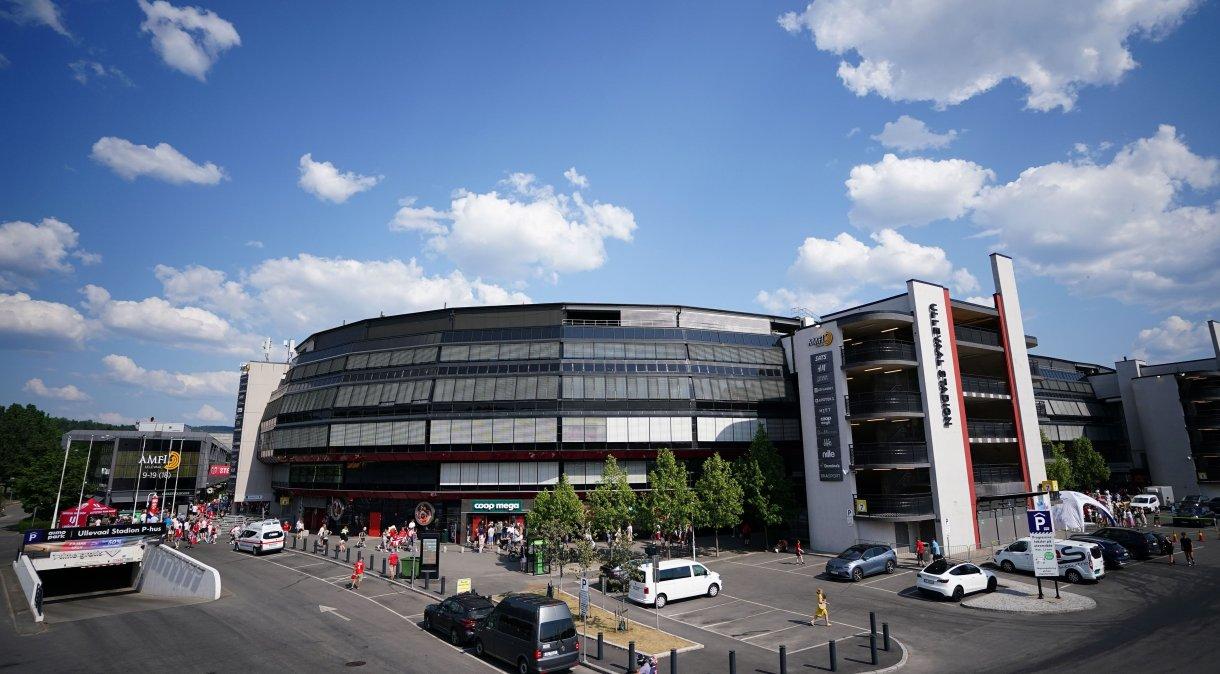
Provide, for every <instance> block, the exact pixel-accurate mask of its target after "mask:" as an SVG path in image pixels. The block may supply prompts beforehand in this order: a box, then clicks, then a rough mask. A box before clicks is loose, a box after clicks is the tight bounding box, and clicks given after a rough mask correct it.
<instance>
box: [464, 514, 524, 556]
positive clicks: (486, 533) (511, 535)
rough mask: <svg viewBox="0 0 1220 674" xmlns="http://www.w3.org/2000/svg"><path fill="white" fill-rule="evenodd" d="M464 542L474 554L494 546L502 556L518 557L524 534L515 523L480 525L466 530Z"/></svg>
mask: <svg viewBox="0 0 1220 674" xmlns="http://www.w3.org/2000/svg"><path fill="white" fill-rule="evenodd" d="M466 541H467V545H469V546H470V547H471V549H473V550H474V551H475V552H483V550H484V549H485V548H487V547H489V546H492V545H495V546H498V547H499V549H500V552H501V553H503V554H509V555H519V554H521V550H522V549H523V543H524V541H525V532H524V531H522V527H521V526H520V525H518V524H517V523H516V522H513V523H511V524H508V523H504V522H499V523H497V522H491V523H480V524H479V525H478V526H477V527H472V528H470V529H469V530H468V533H467V535H466Z"/></svg>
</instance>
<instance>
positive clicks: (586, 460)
mask: <svg viewBox="0 0 1220 674" xmlns="http://www.w3.org/2000/svg"><path fill="white" fill-rule="evenodd" d="M799 327H800V321H799V319H795V318H784V317H777V316H765V315H757V314H746V313H736V312H729V311H718V310H713V309H700V308H694V307H681V306H655V305H604V304H540V305H521V306H501V307H477V308H462V309H444V310H437V311H427V312H420V313H414V314H405V315H400V316H388V317H381V318H372V319H368V320H364V321H360V322H358V323H353V324H349V325H344V326H340V327H336V328H333V329H330V330H325V331H323V332H319V333H316V334H314V335H311V336H310V337H308V338H307V339H305V340H304V341H303V342H302V343H301V345H300V346H299V347H298V349H297V357H296V359H295V361H294V363H293V364H292V365H291V368H290V369H289V370H288V372H287V374H286V376H285V377H284V379H283V381H282V383H281V384H280V385H279V387H278V388H276V389H275V391H274V392H273V393H272V394H271V396H270V400H269V402H268V403H267V406H266V409H265V410H264V412H263V414H262V417H261V418H262V421H261V423H260V425H259V429H258V441H257V453H258V458H259V459H260V460H261V461H262V462H264V463H266V464H270V465H271V466H272V469H271V472H272V486H273V489H274V494H275V497H276V500H277V502H278V503H277V504H278V505H279V506H280V507H281V508H282V512H284V513H285V514H286V515H287V516H295V515H297V514H299V515H300V516H301V517H303V518H304V520H305V521H306V523H307V524H308V525H309V526H310V527H311V528H316V527H317V526H318V525H319V524H320V523H321V522H322V521H323V519H324V518H325V517H328V516H329V517H330V518H332V520H341V521H345V522H352V523H355V524H358V525H360V526H366V525H367V526H369V527H370V529H376V528H380V527H383V526H388V525H389V524H390V523H395V524H400V525H401V523H403V522H404V521H407V520H409V519H411V518H412V517H413V516H414V514H415V513H416V512H417V509H418V508H419V507H420V506H421V504H423V503H427V504H428V506H431V508H430V510H432V511H433V512H435V524H434V526H438V525H439V528H441V529H442V530H443V531H447V532H448V533H449V534H450V535H465V532H466V531H467V528H468V527H470V526H474V525H477V524H478V523H479V522H480V521H484V520H486V519H487V518H494V519H499V520H508V519H517V518H521V517H522V515H523V513H524V512H525V511H527V510H528V509H529V507H530V504H531V499H532V497H533V496H535V495H536V494H537V492H538V491H539V490H541V489H544V488H546V487H547V486H550V485H554V484H556V483H557V482H558V479H559V475H560V474H561V473H563V474H566V475H567V476H568V479H569V481H570V482H572V483H573V485H574V486H575V488H576V489H577V491H584V490H587V489H590V488H592V486H594V485H595V484H596V483H597V482H598V481H599V480H600V473H601V468H602V465H603V461H604V460H605V457H606V455H607V454H613V455H614V456H615V457H616V459H617V460H618V461H619V463H620V465H621V466H622V467H623V468H624V469H625V470H626V472H627V473H628V475H629V479H630V482H631V483H632V484H633V485H635V486H637V487H641V488H642V487H643V486H644V484H645V483H646V480H647V470H648V468H649V464H650V462H651V461H652V460H653V459H654V458H655V456H656V453H657V451H658V450H659V449H661V448H669V449H672V450H673V451H674V452H675V454H676V455H678V457H679V458H686V459H701V458H702V457H706V456H709V455H711V454H712V453H713V452H720V453H721V454H722V455H724V456H726V458H731V457H733V456H735V455H737V454H739V453H741V452H742V451H743V450H744V449H745V447H747V446H748V444H749V442H750V440H751V439H752V438H753V436H754V433H755V431H756V429H757V428H758V427H759V426H760V425H761V426H762V427H764V428H765V429H766V430H767V432H768V434H769V435H770V437H771V439H772V440H773V441H774V442H775V444H776V446H777V447H778V448H779V449H780V451H781V452H785V453H787V454H788V455H789V457H790V461H789V465H790V466H792V467H793V468H798V469H799V465H800V440H801V438H800V430H799V416H800V414H799V410H798V407H797V400H796V392H795V390H794V380H793V378H792V376H791V373H790V370H789V369H788V367H787V365H786V362H785V358H784V351H783V348H782V347H781V345H780V340H781V339H782V338H783V337H785V336H789V335H791V334H792V333H794V332H795V331H796V330H797V329H798V328H799ZM250 411H252V410H250V409H248V410H247V412H250ZM246 439H247V438H246V436H244V435H243V437H242V440H243V441H245V440H246ZM695 463H697V461H696V462H695ZM693 467H694V466H693V465H692V468H693ZM239 479H240V478H239ZM425 510H428V508H425Z"/></svg>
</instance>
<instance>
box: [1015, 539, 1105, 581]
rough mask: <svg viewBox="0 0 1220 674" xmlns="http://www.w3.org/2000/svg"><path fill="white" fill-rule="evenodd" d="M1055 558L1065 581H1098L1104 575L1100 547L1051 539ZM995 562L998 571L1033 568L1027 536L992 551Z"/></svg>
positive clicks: (1028, 569)
mask: <svg viewBox="0 0 1220 674" xmlns="http://www.w3.org/2000/svg"><path fill="white" fill-rule="evenodd" d="M1055 558H1056V559H1058V560H1059V575H1060V576H1062V577H1063V578H1064V579H1065V580H1067V581H1068V582H1069V583H1079V582H1081V581H1083V580H1101V579H1102V578H1103V577H1105V575H1106V560H1105V559H1104V558H1103V557H1102V553H1101V546H1100V545H1098V544H1096V543H1089V542H1086V541H1073V540H1067V541H1058V540H1057V541H1055ZM995 565H996V566H998V567H1000V569H1001V570H1002V571H1006V572H1008V573H1012V572H1013V571H1015V570H1021V571H1028V572H1030V573H1033V571H1034V556H1033V555H1032V554H1031V553H1030V543H1029V537H1028V536H1027V537H1025V538H1019V539H1017V540H1015V541H1013V542H1012V543H1010V544H1008V546H1007V547H1003V548H1000V549H999V550H996V552H995Z"/></svg>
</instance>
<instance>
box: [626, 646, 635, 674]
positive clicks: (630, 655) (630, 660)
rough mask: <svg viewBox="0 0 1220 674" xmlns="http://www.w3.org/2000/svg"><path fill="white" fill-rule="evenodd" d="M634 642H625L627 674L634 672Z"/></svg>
mask: <svg viewBox="0 0 1220 674" xmlns="http://www.w3.org/2000/svg"><path fill="white" fill-rule="evenodd" d="M635 671H636V669H635V642H634V641H628V642H627V674H631V673H632V672H635Z"/></svg>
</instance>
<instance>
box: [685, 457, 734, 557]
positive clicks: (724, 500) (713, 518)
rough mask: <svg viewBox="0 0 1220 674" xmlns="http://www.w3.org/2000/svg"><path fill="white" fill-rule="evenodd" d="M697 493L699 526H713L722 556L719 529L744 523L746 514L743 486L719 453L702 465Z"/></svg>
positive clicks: (713, 533) (696, 488)
mask: <svg viewBox="0 0 1220 674" xmlns="http://www.w3.org/2000/svg"><path fill="white" fill-rule="evenodd" d="M695 493H696V494H698V495H699V503H700V505H701V506H702V508H701V509H700V519H699V524H700V525H701V526H706V527H711V528H712V535H713V537H714V538H715V540H716V554H720V529H721V527H732V526H735V525H737V524H739V523H740V522H741V514H742V511H743V505H742V499H743V498H744V497H743V495H742V490H741V485H740V484H738V483H737V478H735V477H733V467H732V465H730V464H729V462H728V461H725V460H724V459H722V458H720V453H719V452H717V453H715V454H713V455H712V456H711V458H709V459H708V460H707V461H704V462H703V473H702V474H701V475H700V476H699V480H698V481H697V482H695Z"/></svg>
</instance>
